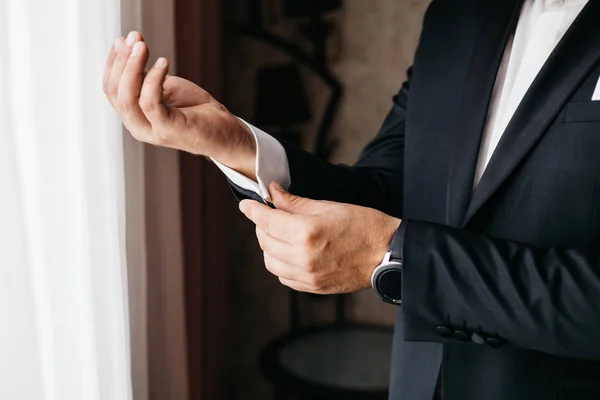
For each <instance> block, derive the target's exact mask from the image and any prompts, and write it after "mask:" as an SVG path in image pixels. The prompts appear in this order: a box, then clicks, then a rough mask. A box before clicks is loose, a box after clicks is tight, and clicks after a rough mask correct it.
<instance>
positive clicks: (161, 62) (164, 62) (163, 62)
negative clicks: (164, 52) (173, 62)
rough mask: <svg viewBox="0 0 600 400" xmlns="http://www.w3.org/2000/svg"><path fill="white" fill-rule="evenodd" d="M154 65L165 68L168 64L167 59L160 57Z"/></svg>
mask: <svg viewBox="0 0 600 400" xmlns="http://www.w3.org/2000/svg"><path fill="white" fill-rule="evenodd" d="M154 66H155V67H156V68H164V67H166V66H167V59H166V58H163V57H160V58H159V59H158V60H156V64H154Z"/></svg>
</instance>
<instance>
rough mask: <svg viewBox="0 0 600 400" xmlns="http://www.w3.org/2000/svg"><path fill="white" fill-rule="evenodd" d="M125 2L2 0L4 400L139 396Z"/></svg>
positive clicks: (0, 310)
mask: <svg viewBox="0 0 600 400" xmlns="http://www.w3.org/2000/svg"><path fill="white" fill-rule="evenodd" d="M119 21H120V2H119V0H86V1H85V2H83V1H80V0H53V1H51V2H49V1H45V0H4V1H1V2H0V324H1V326H2V329H0V377H1V378H0V381H1V382H0V398H2V399H19V400H29V399H31V400H71V399H73V400H81V399H86V400H95V399H98V400H104V399H111V400H128V399H132V388H131V372H130V371H131V362H130V333H129V332H130V327H129V312H128V285H127V261H126V248H125V193H124V190H125V187H124V160H123V142H122V133H121V125H120V122H119V120H118V119H117V116H116V114H115V113H114V112H113V111H112V110H111V109H110V106H109V104H108V102H107V101H106V100H105V98H104V96H103V93H102V90H101V77H102V72H103V69H104V64H105V57H106V54H107V51H108V49H109V47H110V45H111V44H112V42H113V41H114V39H115V38H116V37H117V36H118V35H119V33H120V22H119Z"/></svg>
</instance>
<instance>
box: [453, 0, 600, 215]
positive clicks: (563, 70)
mask: <svg viewBox="0 0 600 400" xmlns="http://www.w3.org/2000/svg"><path fill="white" fill-rule="evenodd" d="M598 21H600V0H590V2H589V3H588V4H587V6H586V7H585V8H584V10H583V11H582V12H581V14H580V15H579V16H578V18H577V19H576V20H575V22H574V23H573V25H572V26H571V28H570V29H569V31H568V32H567V33H566V34H565V36H564V37H563V39H562V40H561V42H560V43H559V44H558V46H557V47H556V49H555V50H554V52H553V53H552V54H551V55H550V58H549V59H548V61H547V62H546V64H545V65H544V67H543V68H542V70H541V71H540V73H539V74H538V76H537V77H536V79H535V80H534V82H533V84H532V85H531V87H530V89H529V91H528V92H527V94H526V95H525V98H524V99H523V101H522V102H521V104H520V105H519V108H518V109H517V111H516V113H515V115H514V116H513V118H512V120H511V122H510V123H509V125H508V127H507V128H506V131H505V132H504V134H503V136H502V139H501V140H500V142H499V143H498V146H497V147H496V150H495V151H494V154H493V155H492V158H491V160H490V162H489V164H488V166H487V168H486V170H485V172H484V174H483V176H482V178H481V181H480V182H479V185H478V186H477V188H476V189H475V192H474V193H473V198H472V200H471V203H470V205H469V207H468V209H467V213H466V215H465V219H464V220H463V221H462V224H461V226H463V227H464V226H465V225H467V223H468V222H469V221H470V219H471V218H472V217H473V216H474V215H475V213H477V211H479V210H480V209H481V207H482V206H483V205H484V204H485V202H486V201H487V200H488V199H489V198H490V197H491V196H492V195H493V194H494V192H495V191H496V190H497V189H498V188H499V187H500V185H502V183H503V182H504V181H505V180H506V179H507V178H508V177H509V176H510V174H511V172H513V171H514V170H515V168H517V166H518V165H519V164H520V163H521V161H523V159H524V158H525V157H526V156H527V154H528V153H529V152H530V151H531V150H532V148H533V147H534V146H535V144H536V143H537V142H538V141H539V140H540V139H541V137H542V136H543V134H544V133H545V132H546V131H547V129H548V128H549V126H550V124H551V123H552V121H553V120H554V119H555V118H556V117H557V115H558V114H559V113H560V111H561V109H562V108H563V107H564V105H565V104H566V102H567V101H568V99H569V98H570V96H571V95H572V93H573V91H574V90H576V89H577V87H578V86H579V85H581V83H582V82H583V80H584V79H585V78H586V77H587V75H589V73H590V72H591V70H592V68H594V66H595V65H596V64H597V63H598V62H599V61H600V25H599V22H598ZM477 151H478V150H477ZM477 151H476V152H477Z"/></svg>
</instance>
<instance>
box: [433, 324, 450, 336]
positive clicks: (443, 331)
mask: <svg viewBox="0 0 600 400" xmlns="http://www.w3.org/2000/svg"><path fill="white" fill-rule="evenodd" d="M436 331H437V333H438V335H440V336H441V337H445V338H447V337H451V336H452V334H453V333H454V332H453V331H452V329H450V328H449V327H447V326H444V325H440V326H438V327H437V328H436Z"/></svg>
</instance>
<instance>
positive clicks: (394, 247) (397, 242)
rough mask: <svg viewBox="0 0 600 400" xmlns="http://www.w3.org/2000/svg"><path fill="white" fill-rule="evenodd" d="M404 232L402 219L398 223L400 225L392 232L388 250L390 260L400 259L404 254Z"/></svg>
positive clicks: (404, 227) (404, 223) (404, 225)
mask: <svg viewBox="0 0 600 400" xmlns="http://www.w3.org/2000/svg"><path fill="white" fill-rule="evenodd" d="M405 232H406V222H405V221H402V222H401V223H400V227H399V228H398V230H397V231H396V233H394V236H393V237H392V242H391V243H390V247H389V250H388V251H389V252H390V261H402V256H403V254H404V235H405Z"/></svg>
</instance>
